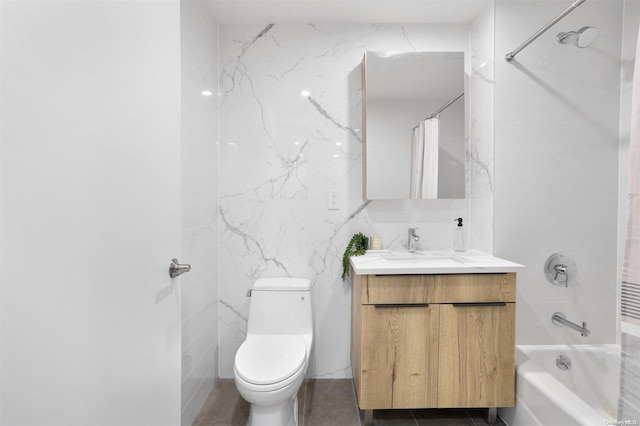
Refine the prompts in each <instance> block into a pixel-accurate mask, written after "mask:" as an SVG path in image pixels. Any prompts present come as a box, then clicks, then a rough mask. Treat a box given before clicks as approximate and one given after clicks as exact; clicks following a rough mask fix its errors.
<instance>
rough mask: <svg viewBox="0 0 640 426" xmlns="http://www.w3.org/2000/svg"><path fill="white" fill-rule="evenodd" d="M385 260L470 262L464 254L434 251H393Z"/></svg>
mask: <svg viewBox="0 0 640 426" xmlns="http://www.w3.org/2000/svg"><path fill="white" fill-rule="evenodd" d="M382 258H383V259H384V260H386V261H387V262H392V263H398V262H401V263H412V264H420V263H425V264H432V263H438V264H447V263H457V264H460V263H462V264H464V263H470V262H471V261H470V260H469V259H466V258H464V257H462V256H458V255H456V254H449V253H434V252H413V253H410V252H402V251H392V252H390V253H386V254H385V255H384V256H382Z"/></svg>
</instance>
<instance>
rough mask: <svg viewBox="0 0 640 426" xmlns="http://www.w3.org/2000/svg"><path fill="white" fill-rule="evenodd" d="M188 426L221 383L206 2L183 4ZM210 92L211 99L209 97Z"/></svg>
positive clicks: (213, 64)
mask: <svg viewBox="0 0 640 426" xmlns="http://www.w3.org/2000/svg"><path fill="white" fill-rule="evenodd" d="M180 20H181V63H182V69H181V81H182V257H181V258H180V260H181V261H182V262H184V263H189V264H191V267H192V269H191V272H189V273H188V274H185V275H183V276H182V277H181V287H182V424H183V425H191V424H192V423H193V420H194V419H195V417H196V416H197V415H198V412H199V411H200V408H201V407H202V404H203V402H204V401H205V400H206V398H207V396H208V395H209V393H210V392H211V390H212V389H213V386H214V385H215V381H216V379H217V376H218V239H219V238H218V222H217V220H218V108H217V103H218V97H217V90H218V87H217V86H218V84H217V83H218V31H217V25H216V24H215V21H214V17H213V16H212V15H211V12H210V11H209V9H208V8H207V6H206V4H205V2H202V1H181V2H180ZM204 89H208V90H210V91H211V92H212V93H213V94H212V95H211V96H204V95H203V94H202V91H203V90H204Z"/></svg>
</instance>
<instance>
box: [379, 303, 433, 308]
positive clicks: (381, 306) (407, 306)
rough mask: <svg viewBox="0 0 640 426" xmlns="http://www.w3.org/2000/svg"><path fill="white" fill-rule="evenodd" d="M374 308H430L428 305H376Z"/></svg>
mask: <svg viewBox="0 0 640 426" xmlns="http://www.w3.org/2000/svg"><path fill="white" fill-rule="evenodd" d="M373 306H375V307H376V308H425V307H427V306H429V304H428V303H389V304H387V303H376V304H374V305H373Z"/></svg>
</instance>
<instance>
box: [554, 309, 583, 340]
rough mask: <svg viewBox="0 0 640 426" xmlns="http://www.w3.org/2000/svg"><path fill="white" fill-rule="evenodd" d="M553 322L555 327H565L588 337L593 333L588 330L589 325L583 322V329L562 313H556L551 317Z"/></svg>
mask: <svg viewBox="0 0 640 426" xmlns="http://www.w3.org/2000/svg"><path fill="white" fill-rule="evenodd" d="M551 322H552V323H553V325H558V324H560V325H564V326H565V327H569V328H570V329H572V330H575V331H577V332H578V333H580V335H582V336H584V337H587V336H588V335H589V334H590V333H591V332H590V331H589V330H588V329H587V323H586V322H585V321H582V327H581V326H579V325H578V324H576V323H573V322H571V321H569V320H568V319H567V318H566V317H565V316H564V314H563V313H562V312H556V313H555V314H553V315H552V316H551Z"/></svg>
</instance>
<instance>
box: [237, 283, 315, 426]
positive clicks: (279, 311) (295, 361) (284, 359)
mask: <svg viewBox="0 0 640 426" xmlns="http://www.w3.org/2000/svg"><path fill="white" fill-rule="evenodd" d="M312 343H313V318H312V314H311V282H310V281H309V280H307V279H304V278H262V279H259V280H257V281H256V282H255V284H254V285H253V289H252V290H251V300H250V302H249V320H248V322H247V338H246V340H245V341H244V342H243V343H242V345H240V348H238V351H237V352H236V358H235V362H234V366H233V371H234V376H235V382H236V387H237V388H238V392H240V395H242V397H243V398H244V399H245V400H247V402H249V403H250V404H251V411H250V414H249V422H248V425H249V426H292V425H297V424H298V401H297V394H298V389H299V388H300V385H301V384H302V382H303V380H304V377H305V373H306V371H307V366H308V365H309V355H310V354H311V345H312Z"/></svg>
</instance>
